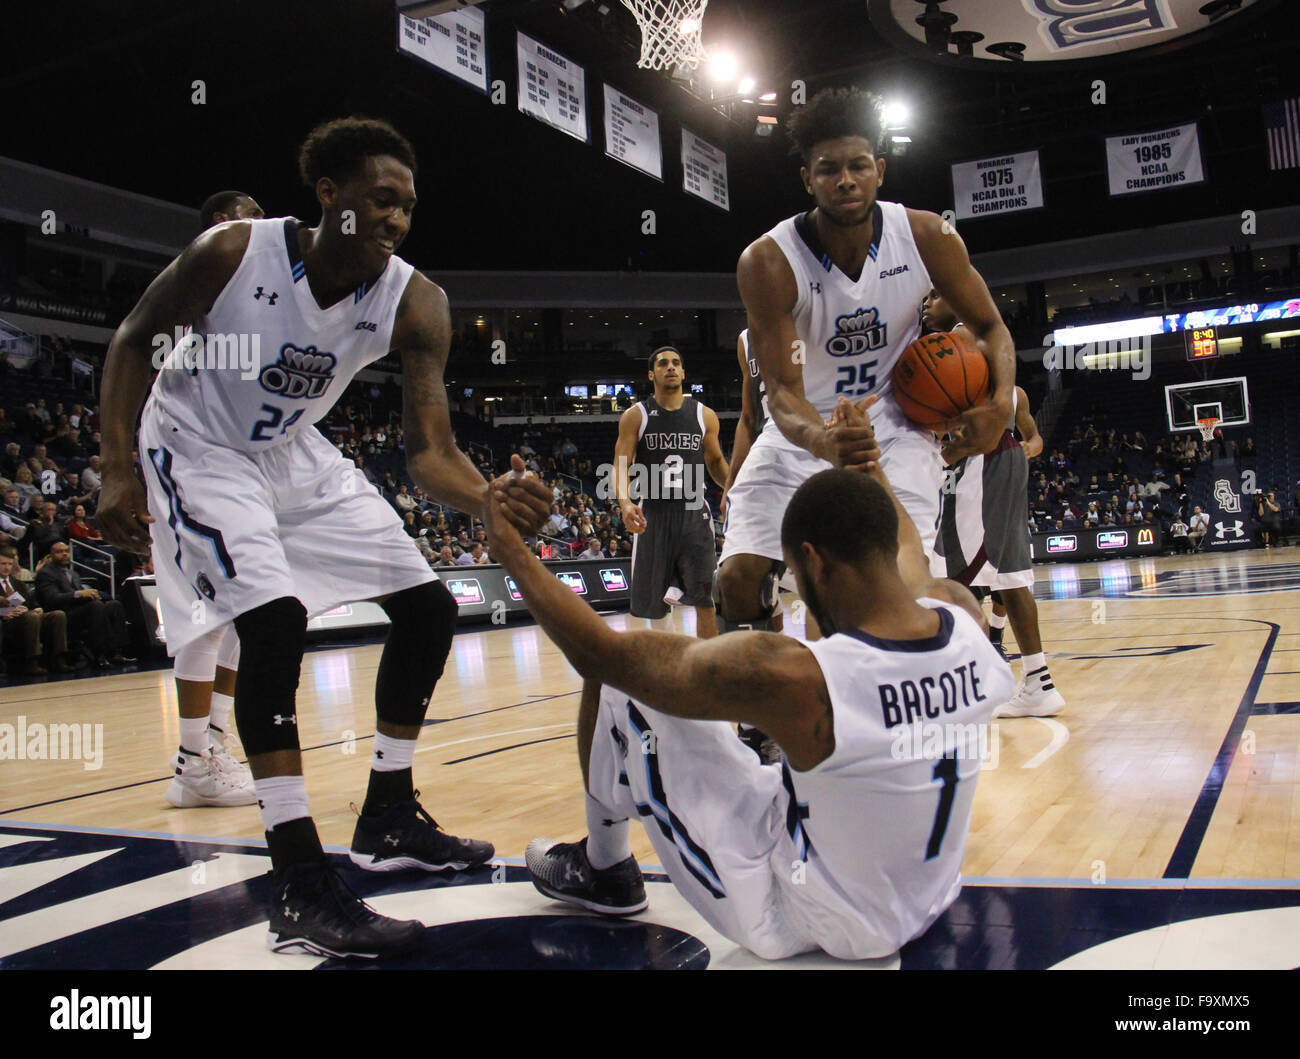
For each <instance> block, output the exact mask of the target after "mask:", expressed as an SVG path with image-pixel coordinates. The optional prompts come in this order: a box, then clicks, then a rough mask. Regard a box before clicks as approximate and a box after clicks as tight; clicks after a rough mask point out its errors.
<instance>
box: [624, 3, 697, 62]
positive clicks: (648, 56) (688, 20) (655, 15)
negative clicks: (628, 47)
mask: <svg viewBox="0 0 1300 1059" xmlns="http://www.w3.org/2000/svg"><path fill="white" fill-rule="evenodd" d="M623 6H624V7H626V8H627V9H628V10H629V11H631V12H632V14H633V15H635V16H636V21H637V25H638V26H640V27H641V58H640V59H638V60H637V66H639V67H641V68H642V69H643V70H664V69H667V68H668V67H670V66H675V67H678V68H679V69H683V70H693V69H695V67H696V66H698V65H699V64H700V63H701V62H702V61H703V60H704V59H705V58H707V54H706V52H705V50H704V42H703V41H701V40H700V29H701V28H702V26H703V24H704V9H705V8H706V7H708V6H709V0H623Z"/></svg>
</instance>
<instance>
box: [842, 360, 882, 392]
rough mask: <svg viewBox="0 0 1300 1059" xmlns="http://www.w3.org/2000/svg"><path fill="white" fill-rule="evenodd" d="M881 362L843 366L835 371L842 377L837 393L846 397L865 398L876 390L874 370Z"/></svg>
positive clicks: (873, 361)
mask: <svg viewBox="0 0 1300 1059" xmlns="http://www.w3.org/2000/svg"><path fill="white" fill-rule="evenodd" d="M879 363H880V362H879V361H878V360H868V361H865V362H864V363H862V364H841V365H839V366H838V367H837V368H836V369H835V370H836V372H837V373H838V374H839V376H840V380H839V382H837V383H836V384H835V392H836V393H842V394H844V395H845V396H846V397H863V396H865V395H866V394H869V393H870V392H871V391H872V390H874V389H875V388H876V376H875V373H874V370H873V369H874V368H875V366H876V365H877V364H879Z"/></svg>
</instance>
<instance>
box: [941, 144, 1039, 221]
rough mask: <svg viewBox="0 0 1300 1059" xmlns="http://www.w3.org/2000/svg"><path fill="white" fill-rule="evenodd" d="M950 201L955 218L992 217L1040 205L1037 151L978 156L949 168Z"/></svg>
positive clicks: (1033, 208)
mask: <svg viewBox="0 0 1300 1059" xmlns="http://www.w3.org/2000/svg"><path fill="white" fill-rule="evenodd" d="M952 201H953V207H954V209H955V210H956V213H957V219H958V220H959V221H964V220H966V219H967V218H969V217H994V216H997V215H998V214H1002V213H1019V212H1020V211H1021V210H1036V209H1039V208H1040V207H1041V206H1042V205H1043V176H1042V171H1041V170H1040V169H1039V166H1038V152H1037V151H1024V152H1022V153H1021V154H1005V155H1002V156H1001V157H999V158H981V159H979V160H978V161H975V162H962V163H960V164H959V165H955V166H953V167H952Z"/></svg>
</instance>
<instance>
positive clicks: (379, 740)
mask: <svg viewBox="0 0 1300 1059" xmlns="http://www.w3.org/2000/svg"><path fill="white" fill-rule="evenodd" d="M415 744H416V740H414V739H394V738H393V737H392V736H390V735H384V733H383V732H376V733H375V752H374V753H373V754H372V755H371V757H370V767H371V768H372V769H374V770H375V771H376V772H401V771H402V769H409V768H410V767H411V766H412V765H413V764H414V763H415Z"/></svg>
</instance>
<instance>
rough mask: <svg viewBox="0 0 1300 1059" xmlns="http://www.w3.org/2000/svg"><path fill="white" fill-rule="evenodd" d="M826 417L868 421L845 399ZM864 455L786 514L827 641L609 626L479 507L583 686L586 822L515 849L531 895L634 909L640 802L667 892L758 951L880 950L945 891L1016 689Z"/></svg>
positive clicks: (816, 481) (916, 927)
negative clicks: (572, 833) (1002, 714)
mask: <svg viewBox="0 0 1300 1059" xmlns="http://www.w3.org/2000/svg"><path fill="white" fill-rule="evenodd" d="M868 400H870V398H868ZM837 414H838V415H840V416H841V417H842V418H843V419H844V420H845V421H847V422H851V423H853V424H854V426H856V427H858V428H860V429H861V428H863V427H864V425H865V429H866V430H867V433H868V435H869V433H870V427H869V425H867V419H866V416H865V414H864V412H863V411H862V410H861V409H860V408H858V407H857V406H854V405H850V404H849V403H848V402H847V401H845V402H844V403H843V406H842V409H841V410H840V411H839V412H838V413H837ZM862 454H863V456H864V457H866V462H867V467H868V469H869V470H870V471H871V473H872V475H873V476H874V477H868V475H866V474H861V473H857V472H852V471H847V470H841V469H831V470H827V471H825V472H822V473H819V474H817V475H815V476H813V477H812V478H810V479H809V480H808V481H806V482H805V483H803V485H801V486H800V487H799V489H798V490H797V491H796V493H795V496H794V498H793V499H792V500H791V501H790V504H789V505H788V507H787V509H786V512H785V515H784V519H783V522H782V528H781V535H782V542H783V546H784V548H785V553H784V554H785V558H786V561H787V562H788V563H789V565H790V568H791V569H793V570H794V572H795V578H796V580H797V582H798V584H799V589H800V592H801V594H802V596H803V598H804V599H805V600H806V601H807V602H808V605H809V606H810V607H811V608H812V609H813V611H814V612H815V613H816V615H817V619H818V622H819V624H820V625H821V628H822V631H823V632H824V633H827V634H828V635H827V637H826V638H825V639H823V640H820V641H818V642H816V643H813V644H803V643H801V642H799V641H798V640H794V639H792V638H791V637H788V636H781V635H777V634H774V633H768V632H748V633H735V634H733V635H729V636H719V637H717V638H715V639H712V640H694V639H690V638H687V637H683V636H674V635H671V634H668V633H660V632H632V633H618V632H615V631H613V630H612V629H610V628H609V626H608V625H606V624H605V622H604V621H602V620H601V619H600V617H599V616H598V615H597V614H596V613H595V612H594V611H593V610H592V609H591V608H590V607H589V606H587V605H585V604H583V603H582V602H581V601H576V600H574V598H573V594H572V593H568V596H569V598H568V599H564V598H562V596H561V594H560V593H563V592H564V591H565V590H564V586H562V585H561V586H559V588H560V592H559V593H557V592H556V591H555V590H554V588H553V585H554V584H555V578H554V577H552V576H550V575H549V574H548V572H547V571H546V570H545V568H544V567H543V566H542V565H541V564H540V563H539V562H538V561H537V560H536V559H535V558H534V557H533V556H532V555H531V554H530V553H529V551H528V549H527V547H526V546H525V545H524V543H523V541H522V540H521V539H520V537H519V534H518V533H517V532H516V531H515V530H513V529H511V528H510V526H509V525H508V524H506V523H505V522H504V520H503V519H501V518H500V517H499V516H498V514H497V513H496V512H495V510H493V511H492V512H491V513H490V514H489V517H488V533H489V535H490V536H491V539H492V547H493V551H492V554H493V556H494V557H495V558H497V559H498V561H500V562H501V563H503V565H504V566H505V567H506V569H507V570H509V571H510V573H511V575H512V576H513V577H514V578H515V580H516V581H517V582H518V584H519V587H520V589H521V590H522V592H523V595H524V598H525V599H526V600H527V601H528V604H529V609H530V611H531V613H532V614H533V616H534V617H536V618H537V620H538V621H539V623H540V624H541V625H542V627H543V628H545V629H546V631H547V633H548V634H549V635H550V636H551V638H552V639H553V640H554V641H555V643H556V645H557V646H559V648H560V649H561V650H562V651H563V652H564V654H565V656H566V657H567V658H568V660H569V662H570V663H571V664H572V665H573V666H574V667H575V668H576V669H577V670H578V672H579V673H581V674H582V675H583V677H584V679H585V683H584V691H583V698H582V705H581V707H580V712H579V717H578V744H579V747H578V752H579V760H580V762H581V763H582V768H583V777H584V780H585V785H586V790H587V817H588V827H589V833H588V836H587V838H586V839H585V840H584V841H580V842H576V843H556V842H555V841H553V840H551V839H536V840H534V841H533V842H531V843H529V845H528V850H527V854H526V859H527V864H528V869H529V872H530V873H531V875H532V877H533V881H534V884H535V885H536V886H537V888H538V889H539V890H541V892H542V893H544V894H546V895H548V896H550V897H554V898H556V899H558V900H562V901H567V902H570V903H573V904H577V905H579V906H581V907H584V908H588V909H590V910H593V911H596V912H603V913H607V914H614V915H625V914H629V913H633V912H637V911H640V910H641V909H643V908H645V907H646V904H647V902H646V896H645V887H644V885H643V883H642V879H641V872H640V869H639V868H638V867H637V863H636V861H635V859H633V857H632V855H631V850H630V846H629V843H628V833H627V832H628V820H629V818H630V817H632V816H633V815H636V816H639V817H640V818H641V819H642V821H643V822H644V823H645V825H646V831H647V833H648V834H649V836H650V839H651V841H652V842H653V844H654V847H655V853H656V854H657V856H658V858H659V862H660V863H661V864H662V865H663V866H664V867H665V869H666V870H667V872H668V874H669V877H670V878H671V879H672V881H673V884H674V885H675V886H676V887H677V888H678V890H679V891H680V892H681V893H682V895H683V896H684V897H685V898H686V899H687V900H689V901H690V903H691V904H692V905H693V906H694V907H695V909H696V910H697V911H698V912H699V913H700V914H701V915H702V916H703V917H704V918H705V919H706V920H707V921H708V922H709V923H710V925H712V926H713V927H714V928H715V929H717V930H718V931H719V932H720V933H722V934H724V935H725V936H727V937H728V938H730V939H731V940H733V941H735V942H737V943H738V944H740V945H743V946H745V947H746V948H748V949H750V950H751V951H753V952H755V953H757V954H758V955H760V956H764V957H767V958H769V959H778V958H781V957H786V956H793V955H795V954H797V953H801V952H809V951H813V950H815V949H822V950H824V951H825V952H828V953H830V954H831V955H833V956H838V957H841V958H844V959H863V958H868V957H880V956H885V955H888V954H890V953H892V952H895V951H897V950H898V948H899V947H900V946H902V945H903V944H905V943H906V942H908V941H910V940H911V939H912V938H914V937H916V936H918V935H919V934H921V933H922V932H923V931H924V930H925V929H926V928H927V927H929V925H930V924H931V923H933V922H934V920H935V919H936V918H937V917H938V916H939V915H940V914H941V913H942V912H943V911H944V909H946V908H947V907H948V906H949V905H950V904H951V903H952V902H953V900H954V899H955V898H956V896H957V894H958V892H959V891H960V889H961V861H962V856H963V853H964V850H965V845H966V837H967V834H968V831H969V826H970V813H971V805H972V802H973V799H974V795H975V780H976V778H977V776H978V774H979V768H980V763H981V753H980V751H979V746H980V743H981V740H980V738H979V735H978V733H979V732H980V731H981V730H983V729H984V728H985V727H986V725H987V722H988V720H989V718H990V717H991V716H992V713H993V710H994V708H995V707H996V706H997V705H998V704H999V703H1000V702H1002V701H1004V700H1005V699H1006V698H1008V697H1009V696H1010V695H1011V693H1012V690H1013V687H1014V682H1013V680H1012V677H1011V672H1010V670H1009V669H1008V668H1007V665H1006V663H1005V662H1003V661H1002V660H1001V659H1000V658H999V657H998V655H997V652H996V651H995V650H994V649H993V646H992V644H990V643H989V642H988V637H987V636H986V635H985V634H984V631H983V629H982V628H981V625H980V623H979V610H978V607H977V605H976V603H975V601H974V599H973V598H972V597H971V595H970V593H969V591H967V590H966V589H964V588H962V587H960V586H958V585H954V584H952V583H951V582H947V581H932V580H931V578H930V573H929V568H928V566H927V564H926V560H925V556H924V553H923V551H922V548H921V542H920V538H919V536H918V535H917V532H916V529H915V527H914V526H913V525H912V523H911V519H910V518H908V516H907V513H906V512H905V511H904V510H903V509H902V508H901V506H900V505H899V503H898V500H897V499H896V498H895V497H894V496H893V494H892V493H891V492H890V490H889V486H888V483H887V482H886V480H885V478H884V476H883V475H881V474H880V471H879V464H878V463H876V462H875V461H874V457H876V456H878V455H879V451H878V450H875V449H873V448H871V447H870V446H869V445H868V446H864V448H863V449H862ZM575 602H576V604H577V605H576V606H575V605H574V604H575ZM601 685H604V689H603V691H602V690H601V689H600V686H601ZM735 721H745V722H747V723H750V724H753V725H756V726H758V727H761V728H762V729H763V730H765V731H767V732H770V733H771V735H772V737H773V738H774V739H776V740H777V742H778V743H779V744H780V745H781V748H782V749H783V750H784V751H785V755H786V762H785V764H783V765H782V766H779V767H778V766H770V765H762V764H760V763H759V761H758V759H757V758H756V757H755V756H754V755H753V754H751V753H750V752H749V751H748V750H747V749H745V748H744V747H743V746H741V744H740V742H739V741H738V740H737V739H736V737H735V735H734V734H733V732H732V729H731V725H730V724H729V723H728V722H735ZM927 741H928V742H927Z"/></svg>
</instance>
